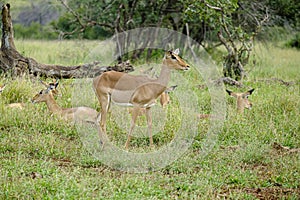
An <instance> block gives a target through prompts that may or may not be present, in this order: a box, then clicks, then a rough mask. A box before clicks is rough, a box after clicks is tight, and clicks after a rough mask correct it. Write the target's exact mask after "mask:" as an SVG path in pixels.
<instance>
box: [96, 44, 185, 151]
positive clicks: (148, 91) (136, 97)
mask: <svg viewBox="0 0 300 200" xmlns="http://www.w3.org/2000/svg"><path fill="white" fill-rule="evenodd" d="M178 54H179V49H176V50H175V51H167V52H165V55H164V58H163V62H162V67H161V72H160V75H159V76H158V78H150V77H148V76H144V75H130V74H127V73H122V72H116V71H109V72H105V73H103V74H102V75H100V76H98V77H96V78H95V79H94V81H93V88H94V91H95V93H96V96H97V98H98V101H99V103H100V107H101V111H100V114H99V118H98V120H99V125H100V130H99V135H100V139H101V138H102V134H103V133H105V134H106V118H107V113H108V110H109V107H110V103H111V102H114V103H115V104H118V105H121V106H132V107H133V110H132V120H131V125H130V129H129V132H128V134H127V140H126V143H125V148H126V149H127V148H128V147H129V143H130V139H131V135H132V132H133V130H134V127H135V123H136V119H137V116H138V114H139V112H140V109H141V108H144V109H146V111H145V112H146V113H145V114H146V119H147V124H148V134H149V139H150V146H152V145H153V138H152V130H151V127H152V117H151V112H150V109H151V107H152V106H153V105H154V104H155V102H156V99H157V98H158V97H159V96H160V95H161V94H162V93H163V92H164V91H165V90H166V88H167V85H168V82H169V79H170V75H171V70H173V69H175V70H183V71H185V70H188V69H189V65H188V64H187V63H186V62H185V61H184V60H183V59H182V58H180V57H179V55H178Z"/></svg>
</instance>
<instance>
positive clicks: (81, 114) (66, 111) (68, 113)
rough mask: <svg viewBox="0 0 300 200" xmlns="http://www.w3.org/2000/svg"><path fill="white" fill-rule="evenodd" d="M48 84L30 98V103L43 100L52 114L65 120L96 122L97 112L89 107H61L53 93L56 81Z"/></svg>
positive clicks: (56, 84)
mask: <svg viewBox="0 0 300 200" xmlns="http://www.w3.org/2000/svg"><path fill="white" fill-rule="evenodd" d="M45 86H48V87H47V88H46V89H44V90H41V91H40V92H39V93H38V94H36V95H35V96H34V97H33V98H32V100H31V101H32V103H40V102H45V103H46V104H47V107H48V109H49V111H50V112H51V113H53V114H56V115H59V116H61V117H62V118H63V119H65V120H70V121H71V120H72V121H77V122H78V121H80V122H91V123H96V119H97V115H98V112H97V111H96V110H94V109H92V108H89V107H84V106H81V107H73V108H61V107H60V106H59V105H58V104H57V103H56V101H55V99H54V97H53V93H55V92H56V88H57V86H58V82H55V83H53V84H50V85H47V84H46V85H45Z"/></svg>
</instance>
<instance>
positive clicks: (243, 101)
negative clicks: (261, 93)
mask: <svg viewBox="0 0 300 200" xmlns="http://www.w3.org/2000/svg"><path fill="white" fill-rule="evenodd" d="M253 91H254V89H251V90H248V91H247V92H243V93H238V92H232V91H230V90H227V89H226V92H227V93H228V94H229V95H230V96H232V97H235V98H236V99H237V103H236V104H237V111H238V112H239V113H244V109H245V108H247V109H251V107H252V103H251V102H250V101H249V99H248V97H249V96H250V95H251V94H252V92H253Z"/></svg>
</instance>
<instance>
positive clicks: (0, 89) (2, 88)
mask: <svg viewBox="0 0 300 200" xmlns="http://www.w3.org/2000/svg"><path fill="white" fill-rule="evenodd" d="M5 87H6V84H4V85H2V86H0V92H2V91H3V90H4V88H5Z"/></svg>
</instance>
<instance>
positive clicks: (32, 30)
mask: <svg viewBox="0 0 300 200" xmlns="http://www.w3.org/2000/svg"><path fill="white" fill-rule="evenodd" d="M14 34H15V38H17V39H57V38H58V33H57V32H54V30H52V29H51V28H50V27H49V26H42V25H41V24H39V23H36V22H32V23H31V24H30V26H23V25H22V24H15V25H14Z"/></svg>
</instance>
